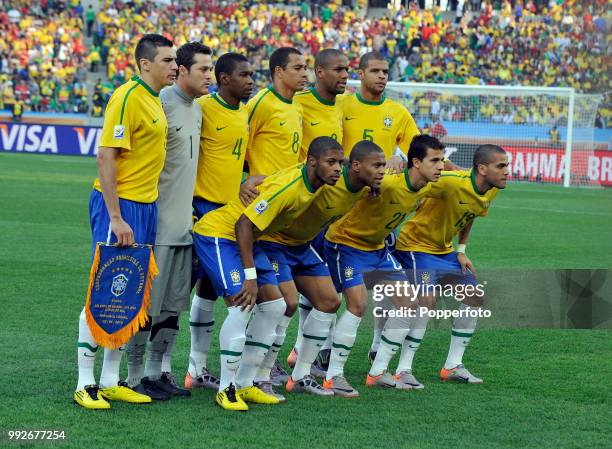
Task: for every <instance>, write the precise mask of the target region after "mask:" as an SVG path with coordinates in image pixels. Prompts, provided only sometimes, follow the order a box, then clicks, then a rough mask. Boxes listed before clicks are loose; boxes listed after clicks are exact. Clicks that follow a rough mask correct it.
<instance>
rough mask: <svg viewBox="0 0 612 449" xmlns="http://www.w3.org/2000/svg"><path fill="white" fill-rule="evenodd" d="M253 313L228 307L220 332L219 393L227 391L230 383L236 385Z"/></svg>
mask: <svg viewBox="0 0 612 449" xmlns="http://www.w3.org/2000/svg"><path fill="white" fill-rule="evenodd" d="M250 316H251V312H250V311H249V310H248V309H245V310H240V307H228V308H227V317H225V320H224V321H223V325H222V326H221V330H220V331H219V347H220V348H221V351H220V353H221V376H220V378H219V382H220V383H219V391H223V390H225V389H226V388H227V387H229V384H230V383H233V384H234V386H235V385H236V380H235V377H236V371H238V365H239V364H240V359H241V358H242V350H243V348H244V341H245V340H246V335H245V331H246V327H247V324H248V322H249V317H250Z"/></svg>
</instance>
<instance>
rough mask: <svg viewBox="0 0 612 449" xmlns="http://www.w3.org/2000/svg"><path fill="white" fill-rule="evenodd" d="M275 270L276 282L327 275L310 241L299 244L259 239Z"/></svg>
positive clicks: (325, 267) (327, 271) (323, 262)
mask: <svg viewBox="0 0 612 449" xmlns="http://www.w3.org/2000/svg"><path fill="white" fill-rule="evenodd" d="M258 244H259V246H261V248H263V250H264V251H265V253H266V255H267V256H268V259H269V260H270V262H271V263H272V266H273V267H274V270H275V272H276V279H277V280H278V282H288V281H291V280H293V278H294V277H296V276H329V270H328V269H327V264H326V263H325V261H324V260H323V258H322V257H321V256H320V255H319V253H318V252H317V251H315V249H314V248H313V247H312V245H311V244H310V243H306V244H304V245H299V246H289V245H283V244H280V243H276V242H267V241H263V240H260V241H259V242H258Z"/></svg>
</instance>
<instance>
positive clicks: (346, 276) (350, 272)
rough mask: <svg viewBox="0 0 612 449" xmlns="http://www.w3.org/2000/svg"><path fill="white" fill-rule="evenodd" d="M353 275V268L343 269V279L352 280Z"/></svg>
mask: <svg viewBox="0 0 612 449" xmlns="http://www.w3.org/2000/svg"><path fill="white" fill-rule="evenodd" d="M353 273H354V270H353V267H344V279H346V280H347V281H350V280H351V279H353Z"/></svg>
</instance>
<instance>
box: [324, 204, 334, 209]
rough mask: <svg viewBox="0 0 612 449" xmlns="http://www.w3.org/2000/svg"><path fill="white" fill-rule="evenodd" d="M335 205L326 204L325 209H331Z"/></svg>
mask: <svg viewBox="0 0 612 449" xmlns="http://www.w3.org/2000/svg"><path fill="white" fill-rule="evenodd" d="M333 208H334V206H330V205H329V204H327V205H325V209H327V210H329V209H333Z"/></svg>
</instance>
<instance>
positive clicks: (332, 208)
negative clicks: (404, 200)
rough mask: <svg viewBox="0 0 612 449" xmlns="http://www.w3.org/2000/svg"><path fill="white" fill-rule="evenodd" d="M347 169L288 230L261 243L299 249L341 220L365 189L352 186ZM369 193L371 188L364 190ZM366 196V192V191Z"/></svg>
mask: <svg viewBox="0 0 612 449" xmlns="http://www.w3.org/2000/svg"><path fill="white" fill-rule="evenodd" d="M348 170H349V169H348V167H347V166H346V165H345V166H343V167H342V177H341V178H340V179H339V180H338V182H336V185H333V186H330V185H324V186H323V187H321V189H320V190H321V192H320V193H318V194H317V196H316V198H315V199H314V200H313V202H312V203H311V204H310V206H308V209H306V210H305V211H304V212H303V213H302V214H301V215H300V216H299V217H298V218H296V219H295V220H294V221H293V222H292V223H291V224H289V226H287V227H286V228H284V229H282V230H280V231H278V232H275V233H272V234H270V233H265V234H263V235H262V236H261V237H260V240H267V241H270V242H276V243H281V244H283V245H289V246H298V245H304V244H305V243H307V242H309V241H311V240H312V239H314V238H315V237H316V236H317V234H319V232H321V231H322V230H323V229H325V228H326V227H327V226H329V225H330V224H332V223H333V222H334V221H336V220H338V219H339V218H341V217H342V216H343V215H344V214H346V213H347V212H348V211H350V210H351V209H352V208H353V206H354V205H355V201H357V199H358V198H359V197H360V196H361V195H362V194H364V189H359V190H356V189H354V188H352V187H351V185H350V182H349V177H348ZM365 190H367V191H369V189H365ZM365 194H366V195H367V192H365Z"/></svg>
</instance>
